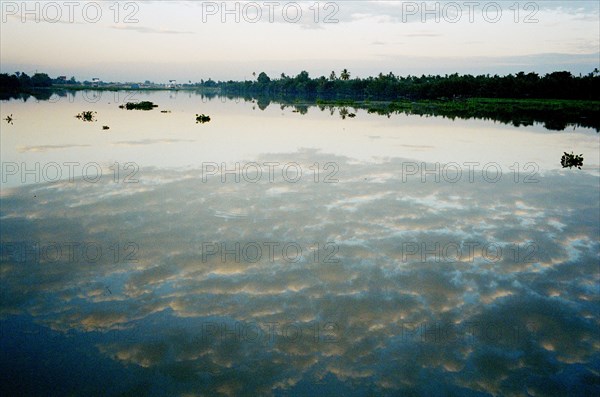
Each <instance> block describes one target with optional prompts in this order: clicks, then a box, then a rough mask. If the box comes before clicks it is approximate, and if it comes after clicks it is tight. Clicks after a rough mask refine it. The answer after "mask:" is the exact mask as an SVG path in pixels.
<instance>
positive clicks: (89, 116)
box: [75, 110, 98, 122]
mask: <svg viewBox="0 0 600 397" xmlns="http://www.w3.org/2000/svg"><path fill="white" fill-rule="evenodd" d="M96 114H98V112H94V111H91V110H84V111H83V112H81V113H79V114H78V115H76V116H75V117H77V118H78V119H79V120H82V121H90V122H92V121H96Z"/></svg>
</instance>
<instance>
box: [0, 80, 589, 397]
mask: <svg viewBox="0 0 600 397" xmlns="http://www.w3.org/2000/svg"><path fill="white" fill-rule="evenodd" d="M131 100H136V101H140V100H151V101H153V102H154V103H156V104H158V105H159V107H158V108H157V109H155V110H152V111H150V112H144V111H126V110H122V109H119V108H118V105H119V104H121V103H123V102H124V101H125V102H126V101H131ZM1 107H2V118H4V117H6V115H8V114H12V115H13V118H14V121H13V124H8V123H6V121H3V123H4V124H2V132H1V133H2V135H1V140H2V148H1V155H2V162H3V165H2V167H3V168H2V178H3V180H2V194H1V201H0V203H1V214H0V217H1V222H2V236H1V239H2V267H1V274H2V289H1V290H2V314H1V317H0V318H1V324H2V337H1V344H2V361H1V366H2V369H1V371H0V373H1V374H2V375H1V377H2V386H1V387H2V390H3V391H4V392H10V393H11V394H14V393H15V392H16V391H20V392H22V393H30V394H40V393H44V394H51V395H69V394H73V395H93V394H102V395H127V394H128V393H129V395H152V396H154V395H182V396H183V395H219V394H223V395H264V394H267V395H268V394H273V395H318V394H322V395H365V394H377V395H399V394H402V395H404V394H406V395H435V394H457V395H494V394H502V395H513V394H514V395H525V394H527V393H529V394H532V395H533V394H535V395H553V394H554V395H565V394H573V395H577V394H579V395H582V394H591V393H594V390H595V391H596V392H598V391H600V386H599V382H598V375H597V374H598V371H599V370H600V354H599V346H600V338H599V335H598V325H599V324H598V321H599V318H600V317H599V312H598V282H599V279H598V260H599V252H600V250H599V248H600V244H599V238H598V237H599V233H600V224H599V222H600V219H599V216H600V215H599V196H600V187H599V177H598V171H599V168H600V167H599V163H600V161H599V158H598V153H599V152H600V150H599V149H600V142H599V138H598V134H597V133H596V132H595V131H591V130H586V129H581V128H577V129H575V130H569V131H562V132H556V131H548V130H545V129H544V128H543V127H542V126H540V125H535V126H531V127H521V128H515V127H513V126H510V125H503V124H500V123H494V122H493V121H484V120H455V121H452V120H449V119H444V118H435V117H418V116H406V115H392V116H391V117H390V118H387V117H384V116H378V115H373V114H367V112H366V111H363V110H360V109H358V110H354V109H350V111H351V112H354V113H356V115H357V116H356V118H353V119H349V118H346V119H342V118H341V117H340V116H339V114H338V111H339V109H334V112H333V115H332V114H331V113H330V110H329V109H324V110H323V111H322V110H320V109H319V108H317V107H310V108H309V109H308V112H307V113H306V114H301V113H299V112H295V111H294V110H295V109H294V107H284V108H282V107H281V105H280V104H278V103H271V104H270V105H269V106H268V107H267V108H266V109H265V110H261V109H260V108H259V106H258V104H257V103H252V102H245V101H244V100H225V99H223V100H221V99H219V98H215V99H213V100H208V99H207V98H205V97H202V96H201V95H197V94H195V93H187V92H183V91H180V92H166V91H165V92H152V93H140V92H128V93H126V92H120V93H109V92H87V93H85V95H84V93H77V94H76V95H74V96H73V95H71V94H69V95H68V96H66V97H60V98H59V97H53V99H52V100H51V101H35V100H33V99H29V100H28V101H27V102H25V103H23V102H22V101H15V100H12V101H3V102H2V103H1ZM84 110H94V111H96V112H97V114H96V117H97V121H96V122H91V123H86V122H83V121H81V120H78V119H76V118H75V117H74V116H75V115H76V114H77V113H79V112H81V111H84ZM161 110H168V111H170V113H161V112H160V111H161ZM200 113H204V114H207V115H209V116H210V117H211V122H209V123H206V124H196V123H195V115H196V114H200ZM103 125H107V126H109V127H110V129H109V130H103V129H102V126H103ZM564 151H569V152H571V151H574V152H575V153H576V154H579V153H582V154H584V157H585V163H584V164H585V165H584V167H583V169H582V170H578V169H572V170H571V169H564V170H563V169H562V168H561V166H560V157H561V155H562V154H563V152H564ZM36 163H37V164H39V165H36ZM65 164H67V165H65ZM36 167H37V168H36ZM107 379H113V380H114V381H112V382H107V381H106V380H107ZM3 394H4V393H3Z"/></svg>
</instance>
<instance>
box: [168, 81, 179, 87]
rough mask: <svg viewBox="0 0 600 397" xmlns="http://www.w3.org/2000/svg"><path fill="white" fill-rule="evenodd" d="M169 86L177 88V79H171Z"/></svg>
mask: <svg viewBox="0 0 600 397" xmlns="http://www.w3.org/2000/svg"><path fill="white" fill-rule="evenodd" d="M167 88H177V80H169V84H167Z"/></svg>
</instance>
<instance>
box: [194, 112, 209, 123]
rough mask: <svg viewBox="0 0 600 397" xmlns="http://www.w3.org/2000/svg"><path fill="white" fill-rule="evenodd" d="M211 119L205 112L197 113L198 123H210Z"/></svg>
mask: <svg viewBox="0 0 600 397" xmlns="http://www.w3.org/2000/svg"><path fill="white" fill-rule="evenodd" d="M209 121H210V116H207V115H205V114H196V124H198V123H201V124H204V123H208V122H209Z"/></svg>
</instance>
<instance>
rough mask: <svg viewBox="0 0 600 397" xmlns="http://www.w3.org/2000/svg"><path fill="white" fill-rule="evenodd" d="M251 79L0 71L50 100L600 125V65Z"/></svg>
mask: <svg viewBox="0 0 600 397" xmlns="http://www.w3.org/2000/svg"><path fill="white" fill-rule="evenodd" d="M253 75H254V79H253V80H252V81H243V82H240V81H226V82H225V81H219V82H215V81H213V80H211V79H208V80H206V81H204V80H202V81H201V82H199V83H193V84H192V83H191V82H190V83H189V84H183V85H177V86H175V87H166V86H165V85H161V84H156V83H152V82H149V81H146V82H145V83H140V84H135V83H126V84H121V83H103V82H96V83H94V84H92V82H89V81H85V82H83V83H81V82H78V81H77V80H76V79H75V78H74V77H71V79H69V80H66V78H65V77H64V76H61V77H59V78H56V79H51V78H50V77H49V76H48V75H47V74H45V73H36V74H35V75H33V76H32V77H29V76H28V75H27V74H25V73H18V72H17V73H15V74H13V75H8V74H0V99H10V98H23V99H26V98H27V97H28V96H30V95H32V96H34V97H35V98H37V99H41V100H44V99H49V98H50V96H51V95H53V94H58V95H66V92H69V91H79V90H99V91H120V90H132V89H133V90H136V91H150V90H154V91H155V90H173V89H175V90H191V91H192V90H193V91H196V92H197V93H198V94H199V95H205V96H207V97H208V98H209V99H210V98H213V97H217V96H226V97H229V98H235V97H242V98H244V99H245V100H252V101H256V103H257V105H258V107H259V108H260V109H262V110H264V109H266V107H268V106H269V104H270V103H271V101H274V102H278V103H281V104H283V105H293V106H296V107H297V108H298V109H297V110H298V112H299V113H304V112H305V109H306V108H307V106H311V105H317V106H321V107H323V106H329V107H332V106H334V107H340V108H341V109H340V114H341V115H342V116H345V115H347V116H348V117H350V118H352V117H353V116H355V115H354V114H353V113H349V112H347V110H346V109H345V107H353V108H356V109H359V108H360V109H366V110H367V111H368V112H369V113H376V114H381V115H390V114H394V113H404V114H416V115H433V116H442V117H447V118H451V119H454V118H462V119H469V118H478V119H490V120H495V121H499V122H502V123H506V124H513V125H515V126H521V125H525V126H527V125H532V124H533V123H536V122H538V123H543V124H544V126H545V127H546V128H548V129H550V130H564V129H566V128H568V127H571V126H580V127H588V128H593V129H595V130H596V131H600V71H598V69H596V70H594V71H593V72H591V73H589V74H587V75H585V76H573V75H572V74H571V73H569V72H553V73H548V74H546V75H544V76H539V75H538V74H536V73H528V74H525V73H524V72H520V73H518V74H516V75H512V74H510V75H507V76H497V75H495V76H489V75H485V76H484V75H481V76H471V75H458V74H453V75H446V76H421V77H416V76H407V77H401V76H396V75H394V74H393V73H389V74H387V75H384V74H379V75H378V76H376V77H367V78H354V79H351V73H350V72H349V71H348V70H346V69H344V70H342V71H341V73H340V74H339V77H338V76H337V75H336V73H335V72H331V74H330V75H329V77H325V76H321V77H318V78H311V77H310V76H309V74H308V73H307V72H305V71H302V72H301V73H299V74H298V75H297V76H295V77H290V76H286V75H285V74H283V73H282V74H281V76H280V77H279V78H276V79H271V78H270V77H269V76H268V75H267V74H266V73H264V72H262V73H260V74H258V75H256V73H254V74H253Z"/></svg>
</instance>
